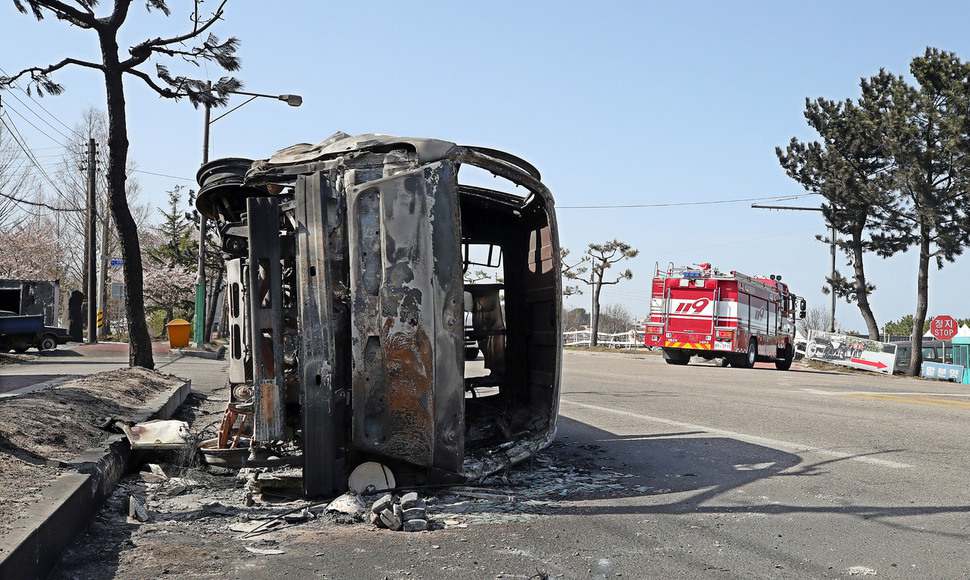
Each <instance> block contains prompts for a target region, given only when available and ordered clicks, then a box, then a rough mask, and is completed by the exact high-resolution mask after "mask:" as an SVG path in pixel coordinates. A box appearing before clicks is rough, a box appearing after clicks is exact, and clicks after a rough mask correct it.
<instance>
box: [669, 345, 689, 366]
mask: <svg viewBox="0 0 970 580" xmlns="http://www.w3.org/2000/svg"><path fill="white" fill-rule="evenodd" d="M664 362H665V363H667V364H669V365H685V364H687V363H689V362H690V353H689V352H684V351H682V350H680V349H677V348H665V349H664Z"/></svg>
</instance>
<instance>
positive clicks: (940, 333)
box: [930, 316, 958, 340]
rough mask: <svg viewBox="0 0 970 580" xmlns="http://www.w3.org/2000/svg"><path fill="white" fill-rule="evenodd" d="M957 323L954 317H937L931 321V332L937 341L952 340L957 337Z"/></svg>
mask: <svg viewBox="0 0 970 580" xmlns="http://www.w3.org/2000/svg"><path fill="white" fill-rule="evenodd" d="M957 330H958V328H957V321H956V320H955V319H954V318H953V317H952V316H937V317H935V318H933V320H931V321H930V332H932V333H933V338H935V339H936V340H950V339H951V338H953V337H954V336H956V335H957Z"/></svg>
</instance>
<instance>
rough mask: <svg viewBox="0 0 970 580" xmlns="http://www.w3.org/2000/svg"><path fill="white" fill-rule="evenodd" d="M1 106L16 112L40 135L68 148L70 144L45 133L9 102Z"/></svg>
mask: <svg viewBox="0 0 970 580" xmlns="http://www.w3.org/2000/svg"><path fill="white" fill-rule="evenodd" d="M3 108H4V109H7V110H10V111H13V112H14V113H17V116H18V117H20V118H21V119H23V120H24V122H26V123H27V124H28V125H30V126H31V127H33V128H34V129H36V130H37V132H38V133H40V134H41V135H43V136H44V137H47V138H48V139H50V140H51V141H53V142H54V143H57V144H58V145H60V146H61V147H63V148H65V149H70V146H68V145H65V144H64V143H62V142H60V141H58V140H57V139H55V138H53V137H51V136H50V134H49V133H47V132H46V131H44V130H43V129H41V128H40V127H38V126H37V125H34V123H33V122H32V121H31V120H30V119H28V118H27V117H25V116H24V114H23V113H21V112H20V111H18V110H17V109H15V108H13V107H12V106H11V105H10V103H7V104H6V105H4V107H3Z"/></svg>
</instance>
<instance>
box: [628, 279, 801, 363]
mask: <svg viewBox="0 0 970 580" xmlns="http://www.w3.org/2000/svg"><path fill="white" fill-rule="evenodd" d="M804 317H805V300H804V299H801V298H798V297H797V296H795V295H794V294H793V293H792V292H791V291H790V290H789V289H788V285H787V284H785V283H783V282H782V281H781V276H777V275H774V274H772V275H770V276H768V277H766V278H763V277H753V276H747V275H745V274H741V273H740V272H734V271H732V272H729V273H723V272H721V271H719V270H718V269H717V268H715V267H713V266H711V265H710V264H707V263H704V264H698V265H696V266H688V267H675V266H674V265H673V264H670V265H669V266H668V267H667V269H666V270H665V271H664V270H661V269H660V267H659V265H658V266H657V267H656V268H655V275H654V277H653V281H652V284H651V293H650V318H649V320H648V322H647V323H646V325H645V329H644V331H645V332H644V342H645V344H646V346H649V347H660V348H662V349H663V355H664V360H665V361H666V362H667V364H672V365H685V364H687V363H688V362H690V358H691V357H692V356H701V357H703V358H705V359H708V360H712V359H715V358H719V359H720V360H721V364H722V366H728V365H730V366H735V367H740V368H750V367H752V366H754V363H756V362H774V363H775V366H776V367H777V368H778V369H779V370H788V369H789V368H790V367H791V363H792V360H793V359H794V355H795V347H794V342H795V320H796V318H804Z"/></svg>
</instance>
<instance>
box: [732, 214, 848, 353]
mask: <svg viewBox="0 0 970 580" xmlns="http://www.w3.org/2000/svg"><path fill="white" fill-rule="evenodd" d="M751 207H753V208H755V209H775V210H788V211H817V212H821V211H822V208H820V207H795V206H790V205H759V204H757V203H753V204H751ZM830 226H831V228H832V239H830V240H829V246H830V248H829V249H830V250H831V254H832V273H831V279H830V281H829V289H830V290H831V292H832V312H831V313H830V316H831V319H830V320H829V332H831V333H833V334H834V333H835V304H836V302H837V301H836V296H835V275H836V271H835V255H836V251H835V248H836V245H837V244H838V243H839V238H838V236H839V232H838V231H837V230H836V229H835V224H830Z"/></svg>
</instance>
